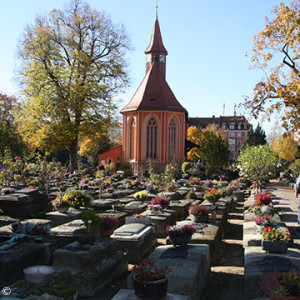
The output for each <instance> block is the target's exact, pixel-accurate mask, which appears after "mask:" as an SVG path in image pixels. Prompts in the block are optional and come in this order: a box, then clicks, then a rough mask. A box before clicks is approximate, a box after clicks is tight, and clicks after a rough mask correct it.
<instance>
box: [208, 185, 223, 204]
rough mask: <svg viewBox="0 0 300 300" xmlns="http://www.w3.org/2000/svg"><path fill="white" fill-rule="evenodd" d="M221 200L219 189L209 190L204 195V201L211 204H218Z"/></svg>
mask: <svg viewBox="0 0 300 300" xmlns="http://www.w3.org/2000/svg"><path fill="white" fill-rule="evenodd" d="M220 198H221V192H220V190H219V189H217V188H211V189H208V190H207V192H206V193H205V194H204V200H207V201H208V202H210V203H216V202H217V201H218V200H219V199H220Z"/></svg>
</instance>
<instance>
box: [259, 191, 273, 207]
mask: <svg viewBox="0 0 300 300" xmlns="http://www.w3.org/2000/svg"><path fill="white" fill-rule="evenodd" d="M255 200H256V204H257V205H269V204H270V203H271V201H272V196H271V195H270V194H267V193H264V194H262V193H259V194H256V195H255Z"/></svg>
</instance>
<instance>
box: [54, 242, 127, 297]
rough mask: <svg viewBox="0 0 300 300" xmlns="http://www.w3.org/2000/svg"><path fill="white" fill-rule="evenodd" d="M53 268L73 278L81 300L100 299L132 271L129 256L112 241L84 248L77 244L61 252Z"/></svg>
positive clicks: (58, 251)
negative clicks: (117, 280) (105, 290)
mask: <svg viewBox="0 0 300 300" xmlns="http://www.w3.org/2000/svg"><path fill="white" fill-rule="evenodd" d="M53 266H54V267H55V268H56V269H57V271H58V272H68V273H70V274H71V275H72V277H73V284H74V285H75V286H77V288H78V293H79V296H81V297H94V296H96V295H97V294H98V293H99V292H100V291H102V290H103V289H104V288H106V287H107V286H109V285H110V284H111V283H112V282H113V281H114V280H116V279H117V278H118V277H119V276H120V275H122V274H123V273H125V272H126V271H127V269H128V263H127V260H126V257H125V256H124V254H123V253H122V252H120V251H118V250H117V242H116V241H113V240H111V239H103V240H100V242H99V243H95V244H93V245H84V246H82V245H80V244H79V243H78V242H74V243H71V244H69V245H66V246H65V247H63V248H60V249H57V250H56V251H55V252H54V255H53Z"/></svg>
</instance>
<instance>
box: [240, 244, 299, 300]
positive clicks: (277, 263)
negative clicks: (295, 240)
mask: <svg viewBox="0 0 300 300" xmlns="http://www.w3.org/2000/svg"><path fill="white" fill-rule="evenodd" d="M244 261H245V271H244V299H245V300H250V299H254V298H258V297H262V296H263V295H262V292H261V291H260V290H259V288H258V284H259V281H260V278H261V276H263V275H264V274H265V273H267V272H272V271H273V270H275V268H276V269H277V270H279V271H282V272H285V271H288V270H289V269H293V268H298V270H300V250H299V249H295V248H291V249H288V252H287V253H286V254H266V252H265V251H264V250H262V249H261V247H246V248H245V253H244Z"/></svg>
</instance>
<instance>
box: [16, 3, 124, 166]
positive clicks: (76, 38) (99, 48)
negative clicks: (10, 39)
mask: <svg viewBox="0 0 300 300" xmlns="http://www.w3.org/2000/svg"><path fill="white" fill-rule="evenodd" d="M128 43H129V42H128V37H127V35H126V33H125V30H124V28H123V27H122V26H116V25H114V24H113V23H112V22H111V20H110V18H109V17H108V16H106V15H105V14H103V13H100V12H98V11H96V10H94V9H92V8H90V7H89V5H88V4H87V3H83V2H81V1H80V0H74V1H71V2H70V4H69V5H68V6H66V7H65V9H64V10H56V9H53V10H52V11H51V12H50V13H49V14H48V15H45V16H37V17H36V19H35V22H34V24H33V25H28V26H27V28H26V30H25V34H24V37H23V39H22V41H21V43H20V45H19V53H20V61H21V68H20V77H19V78H20V82H21V84H22V91H23V94H24V97H25V100H26V102H25V105H24V107H23V110H22V113H21V114H20V115H19V122H20V130H21V132H22V133H23V135H24V138H25V139H26V140H27V141H28V142H29V143H30V144H31V145H32V146H33V147H38V148H40V149H42V150H46V151H53V150H55V149H57V148H65V149H68V150H69V159H70V163H71V171H73V170H76V169H77V167H78V166H77V150H78V141H79V140H80V139H84V138H89V137H91V136H94V135H95V134H96V133H99V132H101V131H102V130H107V128H109V127H112V126H114V123H115V117H114V116H115V110H116V104H115V103H114V102H113V97H114V96H115V95H116V94H118V93H120V92H121V91H122V90H123V88H124V87H125V86H126V83H127V80H128V78H127V74H126V72H125V68H126V63H125V56H124V55H125V53H126V51H127V49H128Z"/></svg>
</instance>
